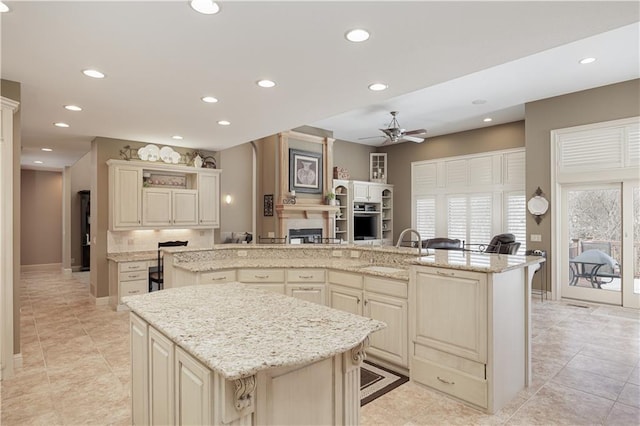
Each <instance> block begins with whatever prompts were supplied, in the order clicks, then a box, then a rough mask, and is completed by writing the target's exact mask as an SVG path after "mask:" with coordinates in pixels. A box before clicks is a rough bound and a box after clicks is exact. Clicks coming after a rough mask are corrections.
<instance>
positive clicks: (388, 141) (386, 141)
mask: <svg viewBox="0 0 640 426" xmlns="http://www.w3.org/2000/svg"><path fill="white" fill-rule="evenodd" d="M391 144H393V142H392V141H391V139H389V138H387V139H385V140H384V142H382V145H380V146H385V145H391Z"/></svg>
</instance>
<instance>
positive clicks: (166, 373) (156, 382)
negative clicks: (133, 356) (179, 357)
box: [148, 327, 175, 425]
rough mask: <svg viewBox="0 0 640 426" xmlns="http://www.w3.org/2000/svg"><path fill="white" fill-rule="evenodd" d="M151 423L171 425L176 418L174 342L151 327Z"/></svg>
mask: <svg viewBox="0 0 640 426" xmlns="http://www.w3.org/2000/svg"><path fill="white" fill-rule="evenodd" d="M148 350H149V353H148V360H149V401H150V407H149V424H153V425H169V424H172V423H173V419H174V401H173V388H174V386H173V364H174V362H175V361H174V351H173V342H171V341H170V340H169V339H167V338H166V337H165V336H164V335H163V334H162V333H160V332H158V331H157V330H156V329H154V328H153V327H149V349H148Z"/></svg>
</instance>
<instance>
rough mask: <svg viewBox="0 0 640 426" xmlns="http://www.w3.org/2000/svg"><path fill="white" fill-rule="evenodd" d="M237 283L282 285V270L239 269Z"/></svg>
mask: <svg viewBox="0 0 640 426" xmlns="http://www.w3.org/2000/svg"><path fill="white" fill-rule="evenodd" d="M238 281H240V282H243V283H284V269H240V270H239V271H238ZM283 291H284V287H283Z"/></svg>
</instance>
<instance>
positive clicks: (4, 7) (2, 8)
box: [0, 1, 9, 13]
mask: <svg viewBox="0 0 640 426" xmlns="http://www.w3.org/2000/svg"><path fill="white" fill-rule="evenodd" d="M8 11H9V6H7V5H6V4H4V2H1V1H0V13H6V12H8Z"/></svg>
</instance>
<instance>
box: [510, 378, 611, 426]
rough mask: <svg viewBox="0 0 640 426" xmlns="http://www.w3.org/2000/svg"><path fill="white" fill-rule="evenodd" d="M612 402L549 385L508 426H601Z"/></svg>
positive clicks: (529, 401)
mask: <svg viewBox="0 0 640 426" xmlns="http://www.w3.org/2000/svg"><path fill="white" fill-rule="evenodd" d="M613 403H614V402H613V401H611V400H609V399H605V398H600V397H598V396H595V395H591V394H588V393H585V392H582V391H579V390H575V389H571V388H568V387H565V386H562V385H557V384H554V383H549V384H547V385H545V386H543V387H542V389H540V391H539V392H538V393H537V394H535V395H534V396H533V397H532V398H531V399H529V400H528V401H527V402H526V403H525V404H524V405H523V406H522V407H521V408H520V409H519V410H518V411H516V413H515V414H514V415H513V416H512V417H511V419H509V421H508V422H507V424H510V425H593V424H602V423H603V422H604V420H605V418H606V417H607V415H608V414H609V410H610V409H611V407H612V406H613Z"/></svg>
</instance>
